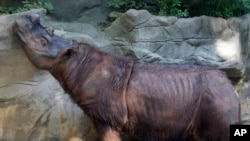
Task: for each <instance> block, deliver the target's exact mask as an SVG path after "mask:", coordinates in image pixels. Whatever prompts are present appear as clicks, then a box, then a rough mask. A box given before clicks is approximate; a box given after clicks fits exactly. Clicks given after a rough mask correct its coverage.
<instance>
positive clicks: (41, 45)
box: [13, 14, 76, 70]
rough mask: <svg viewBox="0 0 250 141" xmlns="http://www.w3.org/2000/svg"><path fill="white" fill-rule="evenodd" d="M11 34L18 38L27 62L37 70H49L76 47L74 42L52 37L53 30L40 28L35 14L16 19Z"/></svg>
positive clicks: (38, 18) (38, 19)
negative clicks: (27, 59)
mask: <svg viewBox="0 0 250 141" xmlns="http://www.w3.org/2000/svg"><path fill="white" fill-rule="evenodd" d="M13 32H14V33H15V34H17V35H18V37H19V38H20V40H21V42H22V46H23V49H24V51H25V53H26V55H27V56H28V58H29V60H30V61H31V62H32V63H33V64H34V65H35V66H36V67H37V68H39V69H46V70H48V69H50V68H51V67H53V66H54V65H55V64H56V63H57V62H58V61H59V60H60V58H61V57H62V56H64V55H66V54H69V52H70V50H72V48H73V47H74V46H75V45H76V44H75V42H74V41H71V40H67V39H64V38H61V37H59V36H56V35H54V31H53V29H50V28H46V27H44V26H42V25H41V24H40V16H39V15H37V14H31V15H26V16H23V17H20V18H19V19H17V20H16V22H15V24H14V26H13Z"/></svg>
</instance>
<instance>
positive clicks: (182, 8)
mask: <svg viewBox="0 0 250 141" xmlns="http://www.w3.org/2000/svg"><path fill="white" fill-rule="evenodd" d="M150 2H151V3H150ZM109 6H111V7H113V8H117V9H121V10H122V11H123V12H124V11H126V10H128V9H131V8H133V9H147V10H149V11H150V12H152V13H157V14H158V15H163V16H164V15H167V16H177V17H190V16H191V17H192V16H201V15H208V16H215V17H223V18H229V17H232V16H240V15H243V14H246V13H248V12H250V0H155V1H153V0H110V2H109Z"/></svg>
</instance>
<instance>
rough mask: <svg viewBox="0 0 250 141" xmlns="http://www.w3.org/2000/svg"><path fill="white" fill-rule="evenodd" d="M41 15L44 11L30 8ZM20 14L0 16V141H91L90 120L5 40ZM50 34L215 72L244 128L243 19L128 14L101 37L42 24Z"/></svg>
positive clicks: (249, 86)
mask: <svg viewBox="0 0 250 141" xmlns="http://www.w3.org/2000/svg"><path fill="white" fill-rule="evenodd" d="M28 13H38V14H40V15H42V17H44V14H45V11H44V10H33V11H29V12H28ZM23 14H27V13H20V14H13V15H3V16H0V33H1V34H0V140H8V141H15V140H22V141H32V140H34V141H42V140H65V141H78V140H79V141H95V140H98V137H97V136H96V133H95V131H94V129H93V127H92V125H91V122H90V121H89V120H88V118H87V117H86V116H85V114H84V112H83V111H81V110H80V109H79V108H78V107H77V106H76V105H75V104H73V103H72V102H71V100H70V99H69V97H68V96H67V95H66V94H65V93H64V92H63V90H62V89H61V87H60V86H59V84H58V83H57V81H56V80H55V79H54V78H53V77H52V76H51V75H50V74H48V72H46V71H40V70H37V69H36V68H34V67H33V65H32V64H31V63H30V62H29V61H28V59H27V58H26V56H25V54H24V52H23V51H22V49H21V47H20V42H19V41H18V40H17V39H16V38H15V37H14V36H13V35H12V34H11V25H12V23H13V22H14V20H15V19H16V18H17V17H18V16H20V15H23ZM45 23H46V24H47V25H48V26H52V27H54V28H55V29H56V34H58V35H60V36H62V37H66V38H74V39H77V40H79V41H81V42H87V43H91V44H96V45H98V46H99V47H100V48H101V49H102V50H105V51H107V52H113V53H116V54H120V55H125V56H130V57H134V58H137V59H139V60H141V61H145V62H156V63H157V62H161V63H180V64H182V63H194V64H199V65H208V66H211V67H215V68H219V69H222V70H223V71H225V72H226V73H227V75H228V76H229V77H230V79H231V80H232V82H233V83H234V85H235V88H236V89H237V91H238V93H239V94H240V96H241V101H242V119H243V121H244V123H250V110H249V109H250V106H249V105H250V100H249V97H250V83H249V78H250V77H249V71H250V63H249V62H250V57H249V53H250V50H249V49H250V46H249V42H250V38H249V29H250V28H249V26H250V24H249V23H250V15H245V16H242V17H239V18H230V19H222V18H214V17H207V16H202V17H194V18H185V19H178V18H176V17H160V16H154V15H152V14H150V13H149V12H147V11H145V10H140V11H137V10H129V11H127V12H126V13H124V14H122V15H121V16H120V17H118V18H117V19H116V20H115V21H114V22H113V23H112V24H111V25H110V26H109V27H107V28H106V29H105V30H104V31H101V30H99V29H98V28H97V27H96V26H93V25H91V24H86V23H79V22H70V23H69V22H68V23H67V22H58V21H45Z"/></svg>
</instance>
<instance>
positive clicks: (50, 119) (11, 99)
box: [0, 9, 97, 141]
mask: <svg viewBox="0 0 250 141" xmlns="http://www.w3.org/2000/svg"><path fill="white" fill-rule="evenodd" d="M27 13H38V14H39V15H41V16H42V17H44V14H45V10H42V9H41V10H32V11H29V12H25V13H20V14H13V15H2V16H0V33H1V34H0V140H3V141H17V140H19V141H45V140H46V141H52V140H53V141H85V140H88V141H94V140H95V139H96V137H97V136H96V134H95V132H94V129H93V126H92V125H91V122H90V121H89V119H88V118H87V117H86V115H85V114H84V113H83V111H82V110H81V109H80V108H78V107H77V106H76V105H75V104H74V103H73V102H72V101H71V99H70V98H69V97H68V95H67V94H65V92H64V91H63V90H62V88H61V87H60V85H59V84H58V83H57V81H56V80H55V79H54V78H53V77H52V76H51V75H50V74H49V73H48V72H46V71H40V70H37V69H36V68H35V67H34V66H33V65H32V64H31V63H30V61H29V60H28V59H27V57H26V55H25V54H24V52H23V50H22V48H21V46H20V42H19V41H18V40H17V38H16V37H15V36H14V35H12V32H11V26H12V24H13V22H14V21H15V19H16V18H17V17H19V16H21V15H23V14H27Z"/></svg>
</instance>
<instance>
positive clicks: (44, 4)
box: [0, 0, 53, 14]
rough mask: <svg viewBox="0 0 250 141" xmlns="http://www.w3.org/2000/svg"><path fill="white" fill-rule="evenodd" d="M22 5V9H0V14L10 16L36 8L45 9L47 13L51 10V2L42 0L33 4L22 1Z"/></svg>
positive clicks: (25, 0) (26, 0)
mask: <svg viewBox="0 0 250 141" xmlns="http://www.w3.org/2000/svg"><path fill="white" fill-rule="evenodd" d="M22 5H23V6H22V7H0V13H8V14H12V13H18V12H24V11H28V10H31V9H37V8H45V9H47V10H48V11H50V10H52V9H53V6H52V4H51V2H45V1H44V0H37V2H33V3H31V2H30V1H28V0H24V1H22Z"/></svg>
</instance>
